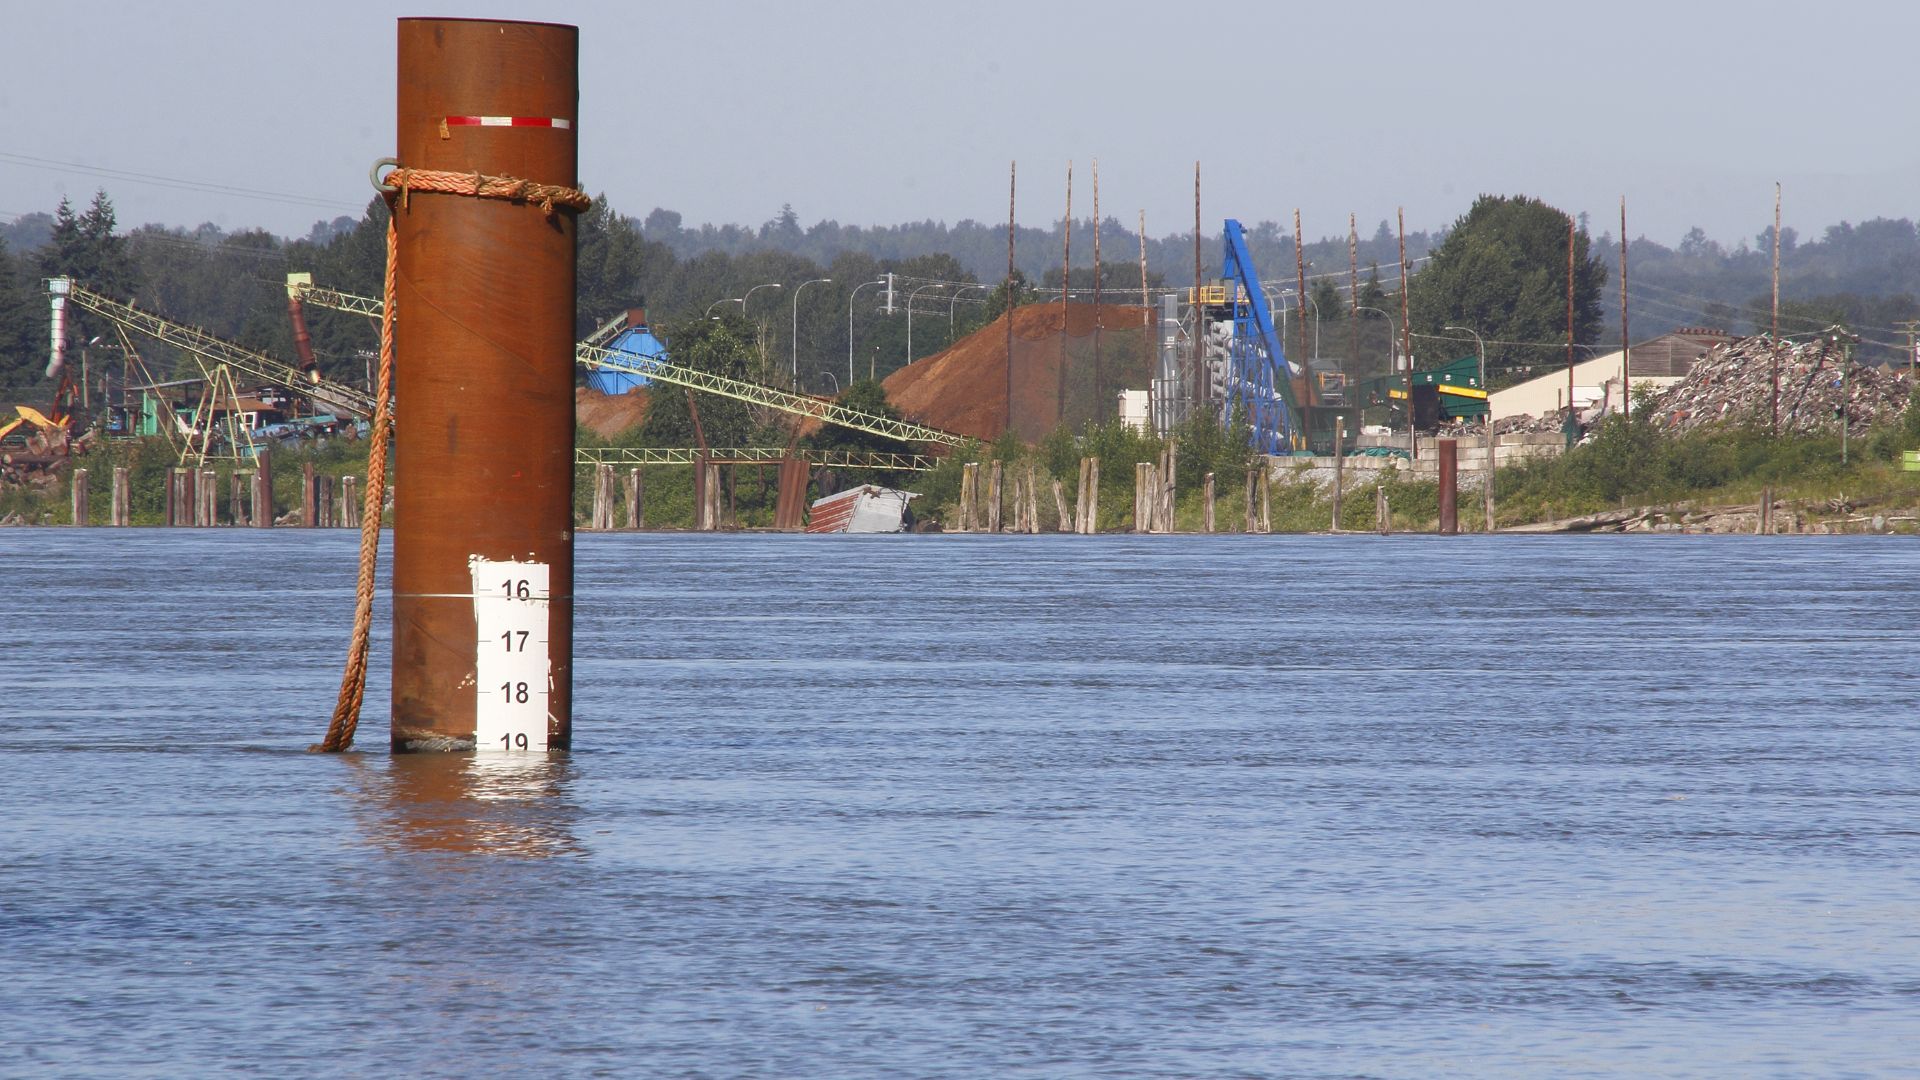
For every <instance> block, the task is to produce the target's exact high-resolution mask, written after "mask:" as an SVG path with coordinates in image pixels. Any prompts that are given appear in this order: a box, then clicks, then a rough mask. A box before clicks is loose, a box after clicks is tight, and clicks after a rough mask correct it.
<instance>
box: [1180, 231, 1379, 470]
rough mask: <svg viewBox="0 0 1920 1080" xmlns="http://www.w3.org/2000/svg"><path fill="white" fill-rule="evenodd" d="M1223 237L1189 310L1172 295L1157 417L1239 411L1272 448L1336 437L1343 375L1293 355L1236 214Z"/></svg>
mask: <svg viewBox="0 0 1920 1080" xmlns="http://www.w3.org/2000/svg"><path fill="white" fill-rule="evenodd" d="M1222 247H1223V251H1222V254H1221V260H1220V262H1221V266H1220V270H1221V276H1220V278H1219V279H1218V280H1216V281H1214V282H1212V283H1210V284H1205V285H1202V286H1200V287H1199V288H1198V289H1189V290H1188V292H1187V297H1186V299H1187V304H1186V309H1187V310H1186V313H1185V316H1184V317H1183V316H1182V314H1181V312H1180V310H1179V305H1178V300H1177V298H1175V297H1167V298H1166V300H1165V301H1164V307H1163V309H1162V314H1161V335H1160V338H1161V355H1160V372H1159V377H1158V378H1157V379H1156V380H1155V385H1154V398H1155V400H1156V405H1155V410H1154V412H1155V416H1154V422H1155V426H1156V427H1157V428H1159V430H1161V431H1166V430H1169V429H1171V428H1172V427H1173V426H1174V425H1175V424H1177V423H1179V422H1180V421H1181V420H1182V419H1185V416H1186V414H1187V413H1188V412H1190V411H1191V410H1192V409H1193V408H1195V407H1196V406H1197V407H1199V408H1201V409H1208V410H1213V411H1214V412H1215V413H1216V414H1217V415H1218V417H1219V420H1220V422H1221V423H1222V424H1226V423H1231V422H1232V421H1233V419H1234V417H1235V416H1238V417H1239V418H1240V419H1242V420H1243V421H1244V422H1245V423H1246V424H1247V426H1248V428H1249V429H1250V435H1249V439H1250V442H1251V444H1252V446H1253V449H1255V450H1256V451H1258V452H1260V453H1263V454H1292V453H1296V452H1307V451H1309V450H1310V449H1312V448H1314V447H1316V446H1318V445H1320V444H1323V443H1330V442H1331V440H1332V432H1333V424H1334V420H1335V419H1336V418H1338V417H1340V416H1343V415H1345V414H1347V413H1349V412H1350V409H1349V407H1348V405H1347V401H1346V392H1345V377H1344V375H1342V374H1341V373H1340V371H1339V370H1338V369H1337V368H1333V367H1331V366H1330V365H1327V364H1325V363H1321V362H1309V363H1308V364H1299V363H1294V362H1292V361H1289V360H1288V359H1287V355H1286V350H1285V349H1284V348H1283V347H1282V346H1281V343H1280V334H1279V332H1278V331H1277V330H1276V329H1275V327H1274V322H1273V310H1272V308H1271V307H1270V306H1269V304H1268V302H1267V294H1266V292H1265V290H1264V289H1262V288H1261V284H1260V275H1259V272H1258V271H1257V270H1256V269H1255V268H1254V265H1253V256H1252V255H1251V254H1249V253H1248V250H1247V242H1246V234H1245V230H1244V229H1243V228H1242V227H1241V225H1240V222H1238V221H1236V220H1234V219H1233V218H1228V219H1227V220H1226V225H1225V228H1224V230H1223V243H1222ZM1195 336H1197V337H1198V339H1199V342H1200V346H1199V348H1198V349H1197V350H1196V349H1195V348H1194V346H1193V341H1194V338H1195ZM1196 352H1197V354H1198V356H1197V357H1196V356H1195V353H1196ZM1196 362H1197V364H1198V368H1197V369H1196V368H1195V366H1194V365H1195V363H1196ZM1183 405H1184V406H1185V408H1182V406H1183ZM1349 430H1352V428H1351V427H1350V428H1349Z"/></svg>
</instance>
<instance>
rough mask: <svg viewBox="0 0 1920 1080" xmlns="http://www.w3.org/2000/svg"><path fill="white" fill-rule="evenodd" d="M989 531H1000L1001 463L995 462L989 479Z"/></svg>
mask: <svg viewBox="0 0 1920 1080" xmlns="http://www.w3.org/2000/svg"><path fill="white" fill-rule="evenodd" d="M987 531H988V532H990V533H997V532H999V531H1000V463H999V462H998V461H996V462H994V463H993V468H992V470H990V471H989V474H988V479H987Z"/></svg>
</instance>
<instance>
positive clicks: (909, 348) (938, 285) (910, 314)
mask: <svg viewBox="0 0 1920 1080" xmlns="http://www.w3.org/2000/svg"><path fill="white" fill-rule="evenodd" d="M944 288H946V286H945V285H943V284H941V283H940V282H934V283H933V284H932V285H922V286H920V287H918V288H914V289H908V290H907V363H909V364H911V363H913V298H914V297H916V296H918V295H920V294H921V293H923V292H925V291H927V290H928V289H944Z"/></svg>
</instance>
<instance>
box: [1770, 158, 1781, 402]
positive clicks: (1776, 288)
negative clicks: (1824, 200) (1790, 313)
mask: <svg viewBox="0 0 1920 1080" xmlns="http://www.w3.org/2000/svg"><path fill="white" fill-rule="evenodd" d="M1767 352H1768V354H1769V355H1771V356H1772V357H1773V373H1772V375H1771V376H1770V377H1771V378H1772V380H1773V390H1772V404H1771V406H1770V411H1769V413H1768V416H1769V417H1770V419H1769V420H1768V422H1767V429H1768V431H1769V432H1770V433H1771V434H1774V435H1778V434H1780V182H1779V181H1777V180H1776V181H1774V184H1773V342H1772V346H1771V348H1769V349H1768V350H1767Z"/></svg>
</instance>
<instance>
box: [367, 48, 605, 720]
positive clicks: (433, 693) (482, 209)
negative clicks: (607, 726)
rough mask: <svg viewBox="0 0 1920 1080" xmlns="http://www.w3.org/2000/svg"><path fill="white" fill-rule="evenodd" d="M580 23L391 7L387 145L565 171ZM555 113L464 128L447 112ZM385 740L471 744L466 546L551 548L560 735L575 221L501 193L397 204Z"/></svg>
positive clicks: (567, 700) (567, 177)
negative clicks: (393, 95) (398, 413)
mask: <svg viewBox="0 0 1920 1080" xmlns="http://www.w3.org/2000/svg"><path fill="white" fill-rule="evenodd" d="M578 59H579V31H578V29H577V28H575V27H571V26H559V25H553V24H544V23H527V22H504V21H492V20H468V19H401V20H400V24H399V92H398V109H397V132H396V136H397V137H396V145H395V151H396V152H397V154H398V155H399V160H400V162H401V163H403V165H404V166H405V167H407V168H410V169H427V170H445V171H451V172H463V173H475V174H486V175H491V176H506V177H515V178H519V179H523V180H526V181H530V182H533V183H537V184H549V185H561V186H564V187H575V186H577V178H576V163H577V162H576V142H575V137H576V128H577V125H574V124H573V123H572V121H573V120H574V119H575V118H576V115H577V111H578V104H579V88H578V87H579V83H578V79H579V70H578V68H579V63H578ZM470 115H482V116H505V117H547V118H564V119H566V120H568V124H567V125H566V126H564V127H562V126H559V125H557V124H551V125H548V126H513V125H505V126H457V127H452V128H447V127H444V126H443V123H442V121H443V120H444V119H445V118H447V117H449V116H470ZM395 220H396V229H397V239H398V258H397V263H398V268H399V272H398V283H397V286H396V291H395V294H394V303H395V304H396V310H397V311H399V312H403V313H404V315H403V317H401V318H400V319H398V320H397V326H396V339H397V349H396V351H397V352H398V354H399V355H400V356H402V357H412V358H414V359H413V360H412V361H411V362H406V363H402V364H401V365H400V366H399V370H398V373H397V382H396V387H395V396H396V398H398V399H402V400H405V401H406V403H407V419H406V428H405V431H404V432H402V433H401V434H400V436H399V439H398V440H397V445H396V448H395V483H394V559H393V562H394V567H393V591H394V599H393V716H392V742H393V748H394V749H395V750H396V751H402V750H420V749H458V748H463V747H466V746H471V745H472V741H473V739H474V735H475V725H476V722H477V719H478V715H479V711H480V710H479V700H478V697H479V695H480V694H482V693H485V692H487V691H488V690H489V689H491V688H490V687H489V686H488V685H484V684H486V683H487V682H488V680H487V678H486V677H485V676H486V675H487V674H488V673H486V672H482V671H481V670H480V666H481V662H482V661H481V655H482V654H481V652H480V649H479V647H478V646H477V644H476V643H477V642H478V637H477V634H478V619H477V617H476V605H475V602H474V599H473V594H474V592H475V583H474V577H473V574H474V571H473V569H472V567H471V565H470V560H473V559H476V558H478V559H484V560H496V561H508V560H511V561H515V562H519V563H535V564H544V565H545V567H546V574H547V596H548V598H549V599H548V603H547V605H546V616H545V618H546V621H547V627H546V630H547V633H546V637H547V640H546V642H545V643H544V647H545V649H546V650H547V661H546V665H545V667H546V671H545V685H544V686H541V685H539V684H538V680H537V679H534V680H529V681H530V682H532V683H533V685H531V686H529V687H528V691H529V693H528V696H529V697H532V698H538V699H539V700H542V701H544V702H545V711H546V726H547V745H548V746H549V747H552V748H561V749H563V748H565V747H567V746H568V744H569V741H570V740H571V737H572V684H573V667H572V659H573V533H572V527H573V523H572V517H573V475H574V473H573V435H574V428H573V424H574V413H573V354H574V347H573V312H574V237H575V220H574V216H573V214H572V213H571V212H561V213H556V214H552V215H548V214H544V213H541V212H540V211H539V210H538V209H535V208H532V207H529V206H526V205H519V204H516V203H514V202H512V201H508V200H504V199H485V198H471V197H462V196H458V195H440V194H433V195H422V194H420V193H418V192H415V193H414V194H413V196H412V197H411V198H409V199H406V200H404V201H402V202H401V203H400V204H399V205H397V206H396V207H395Z"/></svg>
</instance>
